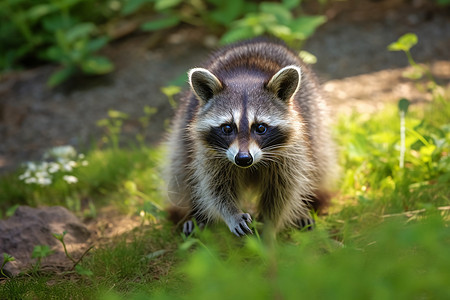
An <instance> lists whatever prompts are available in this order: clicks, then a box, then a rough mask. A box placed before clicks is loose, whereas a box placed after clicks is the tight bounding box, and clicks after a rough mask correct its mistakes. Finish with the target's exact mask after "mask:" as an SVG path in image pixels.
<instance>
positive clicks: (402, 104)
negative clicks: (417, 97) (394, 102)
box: [398, 98, 410, 114]
mask: <svg viewBox="0 0 450 300" xmlns="http://www.w3.org/2000/svg"><path fill="white" fill-rule="evenodd" d="M409 103H410V102H409V100H408V99H405V98H402V99H400V101H398V109H399V110H400V111H402V112H404V113H405V114H406V112H407V111H408V107H409Z"/></svg>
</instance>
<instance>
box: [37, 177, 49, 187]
mask: <svg viewBox="0 0 450 300" xmlns="http://www.w3.org/2000/svg"><path fill="white" fill-rule="evenodd" d="M36 183H37V184H40V185H49V184H51V183H52V180H51V179H50V178H48V177H37V181H36Z"/></svg>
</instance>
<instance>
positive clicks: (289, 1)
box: [282, 0, 301, 9]
mask: <svg viewBox="0 0 450 300" xmlns="http://www.w3.org/2000/svg"><path fill="white" fill-rule="evenodd" d="M300 2H301V0H283V1H282V3H283V6H284V7H286V8H288V9H293V8H296V7H298V6H300Z"/></svg>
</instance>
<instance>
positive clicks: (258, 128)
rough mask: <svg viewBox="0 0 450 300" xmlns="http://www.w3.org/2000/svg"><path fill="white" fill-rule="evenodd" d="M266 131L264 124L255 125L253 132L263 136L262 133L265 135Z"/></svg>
mask: <svg viewBox="0 0 450 300" xmlns="http://www.w3.org/2000/svg"><path fill="white" fill-rule="evenodd" d="M266 131H267V125H265V124H258V125H256V128H255V132H256V133H257V134H264V133H266Z"/></svg>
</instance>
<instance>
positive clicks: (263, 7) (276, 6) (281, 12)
mask: <svg viewBox="0 0 450 300" xmlns="http://www.w3.org/2000/svg"><path fill="white" fill-rule="evenodd" d="M259 9H260V11H261V12H263V13H266V14H269V15H273V16H275V17H276V19H277V21H278V22H279V23H281V24H288V23H289V22H290V21H291V20H292V14H291V12H290V11H289V10H288V9H287V8H285V7H284V6H283V5H281V4H280V3H272V2H262V3H261V4H260V5H259Z"/></svg>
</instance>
